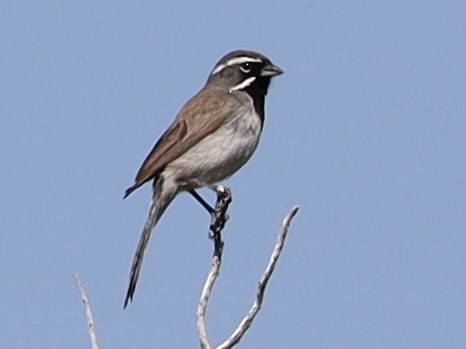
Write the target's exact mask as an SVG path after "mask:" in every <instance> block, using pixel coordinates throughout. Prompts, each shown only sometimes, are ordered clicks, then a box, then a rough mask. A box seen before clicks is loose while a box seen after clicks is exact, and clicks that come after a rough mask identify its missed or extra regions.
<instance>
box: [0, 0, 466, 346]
mask: <svg viewBox="0 0 466 349" xmlns="http://www.w3.org/2000/svg"><path fill="white" fill-rule="evenodd" d="M465 34H466V3H465V2H464V1H401V0H400V1H383V2H382V1H330V0H328V1H302V2H298V1H296V2H284V1H256V2H251V1H243V0H239V1H192V2H179V1H170V2H168V1H167V2H166V3H165V4H162V3H161V2H159V1H114V0H112V1H87V0H86V1H84V0H83V1H63V0H60V1H58V0H54V1H21V0H16V1H2V2H1V3H0V113H1V126H0V162H1V171H0V232H1V243H0V263H1V268H0V280H1V287H0V304H1V311H0V347H1V348H70V349H73V348H86V347H88V338H87V332H86V324H85V318H84V310H83V306H82V303H81V302H80V299H79V296H78V293H77V290H76V287H75V285H74V282H73V278H72V275H73V273H74V272H78V273H79V274H80V276H81V278H82V281H83V283H84V285H85V287H86V289H87V291H88V294H89V296H90V297H91V301H92V304H93V308H94V312H95V316H96V321H97V330H98V335H99V339H100V342H101V347H102V348H147V347H151V348H195V347H198V342H197V332H196V326H195V311H196V306H197V302H198V297H199V293H200V289H201V286H202V283H203V282H204V278H205V276H206V273H207V270H208V268H209V263H210V257H211V253H212V244H211V242H210V241H209V240H208V239H207V228H208V224H209V217H208V215H207V214H206V213H205V212H204V211H203V209H202V208H201V207H200V206H199V205H198V204H197V203H196V202H195V201H194V200H193V199H192V198H191V197H190V196H189V195H186V194H184V195H180V196H179V197H178V198H177V199H176V200H175V202H174V203H173V204H172V205H171V206H170V207H169V209H168V211H167V212H166V214H165V215H164V217H163V218H162V221H161V222H160V224H159V225H158V226H157V229H156V232H155V234H154V236H153V239H152V241H151V244H150V246H149V250H148V254H147V258H146V260H145V263H144V267H143V273H142V277H141V279H140V284H139V287H138V289H137V293H136V297H135V301H134V302H133V303H132V304H131V305H130V307H129V308H128V309H127V310H125V311H123V310H122V305H123V299H124V295H125V291H126V287H127V281H128V275H129V268H130V264H131V261H132V258H133V253H134V251H135V248H136V244H137V242H138V239H139V235H140V232H141V229H142V226H143V224H144V221H145V219H146V215H147V211H148V206H149V200H150V186H149V185H148V186H146V187H144V188H142V189H141V190H139V191H137V192H136V193H134V194H133V195H132V196H131V197H130V198H129V199H127V200H124V201H123V200H122V195H123V191H124V189H125V188H126V187H128V186H129V185H130V184H131V183H132V181H133V178H134V175H135V173H136V171H137V170H138V168H139V166H140V164H141V162H142V160H143V159H144V157H145V156H146V155H147V153H148V152H149V150H150V149H151V147H152V146H153V144H154V142H155V141H156V139H157V138H158V137H159V136H160V135H161V133H162V132H163V131H164V130H165V128H166V127H167V126H168V125H169V124H170V122H171V121H172V119H173V118H174V116H175V114H176V113H177V111H178V110H179V108H180V107H181V106H182V104H183V103H184V102H185V101H186V100H187V99H188V98H190V97H191V96H192V95H193V94H194V93H195V92H196V91H197V90H198V89H200V88H201V87H202V86H203V84H204V82H205V80H206V79H207V76H208V74H209V72H210V70H211V69H212V67H213V66H214V64H215V63H216V61H217V60H218V59H219V58H220V57H221V56H222V55H223V54H225V53H227V52H228V51H231V50H233V49H237V48H250V49H255V50H258V51H260V52H262V53H264V54H266V55H267V56H269V57H270V58H271V59H272V61H273V62H274V63H276V64H277V65H278V66H280V67H281V68H282V69H283V70H284V71H285V74H284V75H282V76H280V77H278V78H276V79H275V81H274V83H273V85H272V86H271V89H270V93H269V96H268V99H267V105H266V107H267V114H266V123H265V128H264V133H263V137H262V140H261V143H260V146H259V149H258V151H257V152H256V154H255V156H254V157H253V159H252V160H251V162H250V163H248V164H247V165H246V166H245V167H244V168H243V169H242V170H241V171H240V172H239V173H238V174H237V175H236V176H235V177H233V178H232V179H231V180H229V181H228V182H227V184H228V185H229V186H230V187H231V188H232V190H233V195H234V202H233V204H232V206H231V210H230V215H231V220H230V221H229V223H228V225H227V227H226V229H225V232H224V234H225V235H224V237H225V240H226V247H225V255H224V264H223V269H222V273H221V276H220V279H219V282H218V284H217V287H216V288H215V291H214V295H213V298H212V301H211V304H210V309H209V313H208V327H209V331H210V332H209V333H210V336H211V338H212V341H213V342H214V343H219V342H220V341H222V340H223V339H224V338H225V337H226V336H227V335H229V334H230V332H231V330H232V329H233V327H234V326H236V324H237V323H238V322H239V320H240V319H241V318H242V316H243V315H244V314H245V312H246V311H247V309H248V308H249V306H250V304H251V303H252V301H253V298H254V295H255V291H256V283H257V280H258V278H259V277H260V275H261V273H262V271H263V268H264V266H265V264H266V262H267V260H268V257H269V254H270V250H271V248H272V246H273V244H274V242H275V238H276V232H277V229H278V227H279V224H280V222H281V220H282V218H283V217H284V215H285V214H286V213H287V212H288V211H289V209H290V208H291V207H292V206H293V205H294V204H299V205H300V206H301V211H300V212H299V214H298V216H297V217H296V219H295V221H294V223H293V225H292V230H291V232H290V236H289V240H288V242H287V245H286V247H285V251H284V253H283V255H282V259H281V260H280V261H279V265H278V269H277V270H276V273H275V274H274V276H273V278H272V280H271V283H270V285H269V288H268V289H267V293H266V298H265V301H264V307H263V310H262V311H261V313H259V315H258V317H257V318H256V322H255V323H254V326H253V328H252V329H251V330H250V331H249V332H248V334H247V335H246V336H245V338H244V340H243V341H242V342H241V343H240V345H239V348H390V349H393V348H465V346H466V330H465V324H466V96H465V94H466V39H465ZM204 194H205V195H206V196H208V197H209V198H210V199H213V197H212V196H211V194H210V193H208V192H204Z"/></svg>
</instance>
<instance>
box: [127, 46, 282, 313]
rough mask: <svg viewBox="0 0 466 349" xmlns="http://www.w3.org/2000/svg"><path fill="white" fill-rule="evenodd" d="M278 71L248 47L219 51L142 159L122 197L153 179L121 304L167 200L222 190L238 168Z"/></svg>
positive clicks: (253, 143)
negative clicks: (201, 83) (204, 76)
mask: <svg viewBox="0 0 466 349" xmlns="http://www.w3.org/2000/svg"><path fill="white" fill-rule="evenodd" d="M280 74H283V70H281V69H280V68H279V67H278V66H276V65H274V64H273V63H272V62H271V61H270V59H269V58H267V57H266V56H264V55H263V54H260V53H258V52H255V51H251V50H244V49H241V50H235V51H232V52H230V53H228V54H226V55H224V56H223V57H222V58H221V59H220V60H219V61H218V62H217V64H216V65H215V66H214V68H213V69H212V71H211V72H210V74H209V77H208V79H207V82H206V83H205V85H204V87H203V88H202V89H201V90H200V91H199V92H198V93H197V94H196V95H194V97H192V98H191V99H190V100H189V101H188V102H187V103H186V104H185V105H184V106H183V107H182V108H181V110H180V111H179V113H178V114H177V116H176V118H175V120H174V121H173V123H172V124H171V125H170V126H169V127H168V129H167V130H166V131H165V132H164V133H163V134H162V136H161V137H160V138H159V139H158V141H157V142H156V143H155V145H154V147H153V148H152V150H151V151H150V153H149V154H148V155H147V157H146V158H145V160H144V161H143V163H142V165H141V167H140V169H139V171H138V172H137V175H136V178H135V180H134V184H133V185H132V186H130V187H129V188H128V189H126V191H125V194H124V198H126V197H128V196H129V195H130V194H131V193H132V192H133V191H135V190H136V189H138V188H139V187H141V186H142V185H143V184H145V183H147V182H149V181H152V188H153V194H152V202H151V206H150V210H149V215H148V217H147V220H146V223H145V225H144V228H143V231H142V234H141V237H140V240H139V244H138V246H137V249H136V253H135V256H134V259H133V263H132V266H131V272H130V278H129V285H128V289H127V293H126V297H125V301H124V308H126V307H127V305H128V303H129V302H130V301H132V300H133V297H134V293H135V290H136V284H137V281H138V278H139V274H140V271H141V266H142V261H143V258H144V253H145V250H146V247H147V244H148V242H149V239H150V236H151V233H152V231H153V229H154V227H155V225H156V224H157V222H158V221H159V219H160V217H161V216H162V214H163V213H164V212H165V210H166V208H167V207H168V205H169V204H170V203H171V202H172V200H173V199H174V198H175V197H176V196H177V195H178V194H179V193H181V192H188V193H190V194H191V195H192V196H193V197H194V198H195V199H196V200H197V201H199V202H200V203H201V204H202V206H203V207H204V208H206V209H207V210H208V211H209V212H210V213H212V210H213V209H212V208H211V207H210V206H209V205H208V204H207V202H206V201H205V200H204V199H203V198H202V197H201V196H200V195H199V194H198V193H197V192H196V189H199V188H210V189H212V190H214V191H216V192H217V193H218V192H219V191H220V192H221V191H222V190H224V187H223V186H222V185H220V184H219V183H220V182H221V181H223V180H225V179H227V178H229V177H230V176H231V175H233V174H234V173H235V172H237V171H238V170H239V169H240V168H241V167H242V166H243V165H244V164H245V163H246V162H247V161H248V160H249V159H250V158H251V156H252V154H253V153H254V151H255V150H256V148H257V145H258V143H259V138H260V136H261V132H262V128H263V125H264V118H265V111H264V103H265V96H266V95H267V91H268V89H269V85H270V82H271V79H272V78H273V77H275V76H277V75H280Z"/></svg>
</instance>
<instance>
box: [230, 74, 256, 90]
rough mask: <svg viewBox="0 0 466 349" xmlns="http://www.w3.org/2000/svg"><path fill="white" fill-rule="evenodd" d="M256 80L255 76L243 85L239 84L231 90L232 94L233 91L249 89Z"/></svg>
mask: <svg viewBox="0 0 466 349" xmlns="http://www.w3.org/2000/svg"><path fill="white" fill-rule="evenodd" d="M254 80H256V77H255V76H251V77H250V78H247V79H246V80H244V81H243V82H242V83H241V84H238V85H236V86H233V87H232V88H230V93H232V92H233V91H237V90H242V89H243V88H245V87H248V86H249V85H251V84H252V83H253V82H254Z"/></svg>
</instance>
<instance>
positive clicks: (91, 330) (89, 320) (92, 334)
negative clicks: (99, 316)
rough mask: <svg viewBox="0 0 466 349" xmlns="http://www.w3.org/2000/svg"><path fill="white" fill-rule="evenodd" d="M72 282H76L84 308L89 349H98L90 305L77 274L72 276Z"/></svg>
mask: <svg viewBox="0 0 466 349" xmlns="http://www.w3.org/2000/svg"><path fill="white" fill-rule="evenodd" d="M74 280H75V281H76V286H77V287H78V291H79V294H80V295H81V300H82V301H83V303H84V307H85V308H86V320H87V332H88V334H89V340H90V342H91V349H99V344H98V343H97V336H96V332H95V322H94V315H92V309H91V304H90V303H89V299H88V298H87V295H86V292H85V291H84V287H83V286H82V285H81V281H80V280H79V276H78V274H74Z"/></svg>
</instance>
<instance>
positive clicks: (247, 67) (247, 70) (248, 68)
mask: <svg viewBox="0 0 466 349" xmlns="http://www.w3.org/2000/svg"><path fill="white" fill-rule="evenodd" d="M239 68H240V69H241V71H242V72H243V73H246V74H247V73H250V72H251V69H252V65H251V63H250V62H246V63H243V64H241V65H240V66H239Z"/></svg>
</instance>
